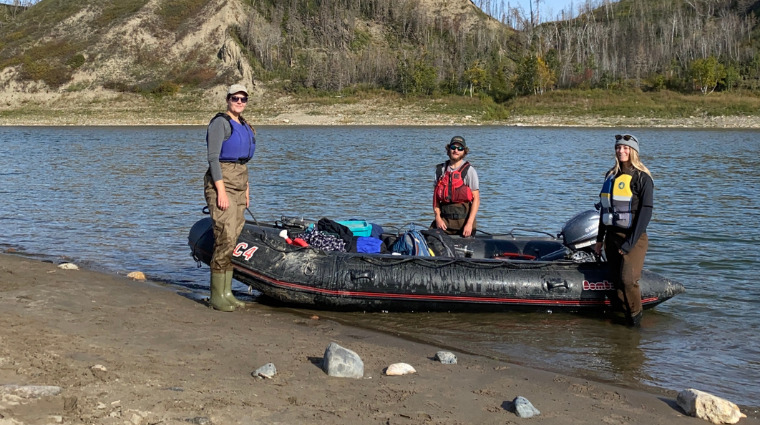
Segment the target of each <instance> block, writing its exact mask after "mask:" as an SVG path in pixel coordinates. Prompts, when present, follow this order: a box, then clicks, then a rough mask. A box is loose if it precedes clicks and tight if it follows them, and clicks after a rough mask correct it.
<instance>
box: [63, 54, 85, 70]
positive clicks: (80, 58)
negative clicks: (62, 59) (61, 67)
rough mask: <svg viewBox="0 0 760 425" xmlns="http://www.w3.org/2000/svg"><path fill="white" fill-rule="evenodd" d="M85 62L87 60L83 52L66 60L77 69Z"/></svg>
mask: <svg viewBox="0 0 760 425" xmlns="http://www.w3.org/2000/svg"><path fill="white" fill-rule="evenodd" d="M84 62H85V59H84V55H83V54H81V53H78V54H76V55H74V56H72V57H70V58H69V60H67V61H66V65H68V66H69V67H70V68H71V69H77V68H79V67H80V66H82V65H84Z"/></svg>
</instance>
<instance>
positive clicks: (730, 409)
mask: <svg viewBox="0 0 760 425" xmlns="http://www.w3.org/2000/svg"><path fill="white" fill-rule="evenodd" d="M676 403H678V406H679V407H680V408H681V409H683V411H684V412H686V414H687V415H689V416H694V417H697V418H700V419H704V420H706V421H709V422H712V423H714V424H735V423H737V422H739V420H740V419H741V418H746V417H747V415H745V414H744V413H742V412H741V411H740V410H739V406H737V405H736V404H734V403H732V402H730V401H728V400H726V399H723V398H720V397H717V396H714V395H712V394H710V393H706V392H704V391H699V390H695V389H693V388H689V389H686V390H683V391H681V392H680V393H678V397H677V398H676Z"/></svg>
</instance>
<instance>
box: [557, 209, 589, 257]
mask: <svg viewBox="0 0 760 425" xmlns="http://www.w3.org/2000/svg"><path fill="white" fill-rule="evenodd" d="M598 233H599V212H598V211H596V210H588V211H583V212H582V213H579V214H576V215H575V216H573V218H571V219H570V220H568V221H567V223H565V226H564V227H562V232H561V233H560V234H559V235H560V236H562V243H563V244H565V246H566V247H568V248H570V249H571V250H573V251H574V252H578V251H585V252H587V253H592V254H593V252H594V244H596V236H597V234H598Z"/></svg>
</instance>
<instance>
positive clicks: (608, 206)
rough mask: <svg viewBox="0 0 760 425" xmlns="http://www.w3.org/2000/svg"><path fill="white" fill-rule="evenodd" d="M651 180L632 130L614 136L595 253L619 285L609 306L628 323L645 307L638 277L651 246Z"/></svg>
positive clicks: (638, 319) (638, 317) (635, 321)
mask: <svg viewBox="0 0 760 425" xmlns="http://www.w3.org/2000/svg"><path fill="white" fill-rule="evenodd" d="M653 192H654V182H653V180H652V175H651V173H650V172H649V170H648V169H647V167H645V166H644V164H642V163H641V159H640V158H639V141H638V140H637V139H636V138H635V137H634V136H632V135H630V134H622V135H620V134H618V135H616V136H615V166H614V167H612V168H611V169H610V170H609V171H608V172H607V175H606V177H605V181H604V185H603V186H602V192H601V193H600V195H599V196H600V197H601V204H602V210H601V213H600V216H599V234H598V236H597V238H596V246H595V247H594V249H595V251H596V254H597V255H600V254H601V252H602V245H604V253H605V255H606V257H607V263H608V265H609V267H610V274H611V278H612V280H613V282H614V284H615V288H616V289H617V299H613V300H612V303H613V306H616V307H621V308H622V309H623V311H624V312H625V316H626V321H627V323H628V325H629V326H639V325H640V323H641V317H642V315H643V309H642V307H641V289H640V288H639V278H640V277H641V270H642V269H643V268H644V257H645V256H646V253H647V248H648V247H649V238H648V237H647V233H646V231H647V225H648V224H649V220H650V219H651V218H652V208H653V197H654V195H653Z"/></svg>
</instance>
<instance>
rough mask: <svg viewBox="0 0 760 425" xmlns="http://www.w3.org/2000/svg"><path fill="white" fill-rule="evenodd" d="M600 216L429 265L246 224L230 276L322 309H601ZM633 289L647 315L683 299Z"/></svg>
mask: <svg viewBox="0 0 760 425" xmlns="http://www.w3.org/2000/svg"><path fill="white" fill-rule="evenodd" d="M598 217H599V216H598V213H597V212H596V211H593V210H590V211H586V212H584V213H581V214H578V215H576V216H575V217H573V218H572V219H571V220H569V221H568V222H567V224H566V225H565V226H564V228H563V229H562V232H560V233H559V234H558V235H557V236H553V235H551V234H548V233H543V232H534V233H533V234H532V235H528V236H520V235H517V234H516V233H526V232H524V231H523V232H520V231H517V232H516V231H512V232H510V233H508V234H502V235H492V234H485V233H480V232H479V233H478V235H477V236H476V237H471V238H458V237H451V238H446V239H445V240H444V241H443V242H444V245H448V246H446V247H444V248H445V251H443V252H437V253H436V255H435V256H411V255H393V254H390V253H386V254H382V253H373V254H368V253H355V252H339V251H325V250H322V249H315V248H312V247H300V246H297V245H294V244H289V243H288V242H287V241H286V240H285V239H284V238H283V237H282V236H281V233H282V231H283V230H286V231H287V234H288V236H289V237H290V238H296V237H297V236H298V235H299V234H300V233H301V232H304V231H306V229H307V224H308V223H303V222H301V223H296V224H293V221H292V220H284V219H283V220H278V221H275V222H274V223H271V224H260V223H257V222H251V221H247V222H246V224H245V227H244V228H243V231H242V233H241V235H240V238H239V239H238V244H237V247H236V249H235V251H234V252H233V260H232V261H233V264H234V267H235V273H234V276H235V278H236V279H237V280H239V281H240V282H243V283H245V284H248V285H250V286H252V287H253V288H255V289H256V290H258V291H260V292H261V293H263V294H264V295H266V296H269V297H271V298H274V299H277V300H280V301H282V302H285V303H288V304H295V305H301V306H308V307H312V308H320V309H332V310H359V311H362V310H363V311H473V312H485V311H506V310H518V309H520V310H566V311H584V310H605V309H608V308H609V307H610V305H611V304H610V297H614V296H615V295H614V294H615V293H614V290H613V286H612V283H611V281H610V278H609V276H608V272H607V265H606V263H604V262H603V261H601V260H599V259H597V258H595V256H594V255H593V253H592V252H591V250H592V247H593V244H594V242H595V238H596V232H597V222H598ZM211 225H212V223H211V219H210V218H204V219H201V220H200V221H198V222H197V223H195V225H194V226H193V227H192V229H191V230H190V235H189V245H190V247H191V250H192V255H193V257H194V258H195V259H196V260H197V261H199V262H203V263H205V264H208V263H209V261H210V259H211V252H212V249H213V238H214V236H213V232H212V228H211ZM528 233H531V232H528ZM396 236H398V235H397V234H384V235H383V238H384V239H385V240H386V242H387V241H388V239H391V240H392V239H394V238H395V237H396ZM428 237H430V236H428ZM438 242H441V240H439V241H438ZM430 246H436V245H434V244H432V243H431V245H430ZM437 246H439V247H440V246H441V243H437ZM639 284H640V286H641V295H642V300H641V302H642V305H643V306H644V308H645V309H646V308H652V307H654V306H656V305H657V304H660V303H662V302H664V301H667V300H668V299H670V298H672V297H674V296H675V295H678V294H680V293H682V292H684V287H683V285H681V284H680V283H678V282H675V281H672V280H670V279H668V278H666V277H663V276H661V275H659V274H657V273H654V272H650V271H647V270H644V272H643V274H642V276H641V280H640V281H639Z"/></svg>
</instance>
